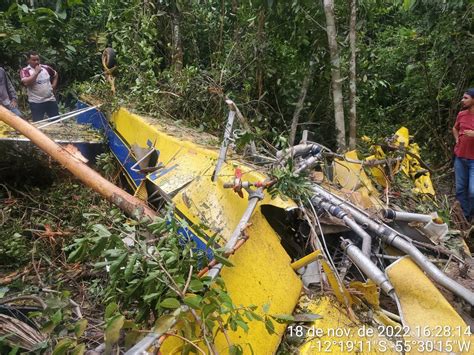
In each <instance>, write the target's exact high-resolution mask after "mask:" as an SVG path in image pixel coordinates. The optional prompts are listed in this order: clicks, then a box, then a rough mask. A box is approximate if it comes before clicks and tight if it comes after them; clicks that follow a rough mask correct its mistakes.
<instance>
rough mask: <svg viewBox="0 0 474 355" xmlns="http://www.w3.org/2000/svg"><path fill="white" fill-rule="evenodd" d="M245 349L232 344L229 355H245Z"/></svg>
mask: <svg viewBox="0 0 474 355" xmlns="http://www.w3.org/2000/svg"><path fill="white" fill-rule="evenodd" d="M243 353H244V349H242V347H241V346H240V345H236V344H232V345H231V346H230V348H229V355H243Z"/></svg>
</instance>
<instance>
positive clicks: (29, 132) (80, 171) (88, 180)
mask: <svg viewBox="0 0 474 355" xmlns="http://www.w3.org/2000/svg"><path fill="white" fill-rule="evenodd" d="M0 121H3V122H5V123H6V124H7V125H9V126H10V127H12V128H14V129H16V130H17V131H18V132H20V133H21V134H23V135H24V136H25V137H27V138H29V139H30V140H31V142H32V143H33V144H35V145H37V146H38V147H39V148H40V149H41V150H42V151H44V152H45V153H46V154H48V155H49V156H51V157H52V158H53V159H55V160H56V161H58V162H59V163H60V164H61V165H62V166H63V167H64V168H66V169H67V170H69V171H70V172H71V173H73V174H74V176H76V177H77V178H78V179H79V180H81V181H82V182H83V183H84V184H85V185H87V186H89V187H90V188H92V189H93V190H95V191H96V192H98V193H100V194H101V195H102V196H104V197H105V198H106V199H107V200H109V201H110V202H112V203H113V204H115V205H116V206H117V207H119V208H120V209H121V210H122V211H124V212H125V213H126V214H127V215H128V216H130V217H133V218H135V219H137V220H140V219H142V218H144V217H146V218H148V219H150V220H151V219H153V217H155V216H156V212H155V211H153V210H152V209H151V208H149V207H148V206H147V205H146V203H145V202H143V201H142V200H139V199H138V198H136V197H134V196H132V195H130V194H129V193H127V192H125V191H123V190H122V189H121V188H119V187H117V186H115V185H114V184H112V183H111V182H110V181H108V180H107V179H105V178H103V177H102V176H101V175H100V174H99V173H98V172H96V171H95V170H93V169H91V168H89V167H88V166H87V165H86V164H84V163H83V162H81V161H80V160H78V159H77V158H75V157H74V156H72V155H71V153H69V152H68V151H67V150H66V149H65V148H63V147H61V146H60V145H58V144H57V143H56V142H54V141H52V140H51V139H50V138H49V137H48V136H47V135H45V134H44V133H43V132H41V131H40V130H39V129H37V128H36V127H34V126H33V125H31V124H30V123H28V122H27V121H25V120H23V119H21V118H20V117H18V116H16V115H14V114H13V113H11V112H10V111H8V110H7V109H6V108H4V107H2V106H0Z"/></svg>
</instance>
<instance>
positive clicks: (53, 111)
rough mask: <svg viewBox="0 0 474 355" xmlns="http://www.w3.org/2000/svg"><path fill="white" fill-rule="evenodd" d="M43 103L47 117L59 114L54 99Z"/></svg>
mask: <svg viewBox="0 0 474 355" xmlns="http://www.w3.org/2000/svg"><path fill="white" fill-rule="evenodd" d="M44 105H45V106H46V114H47V115H48V117H55V116H59V108H58V103H57V102H56V101H48V102H45V103H44Z"/></svg>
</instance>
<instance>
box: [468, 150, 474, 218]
mask: <svg viewBox="0 0 474 355" xmlns="http://www.w3.org/2000/svg"><path fill="white" fill-rule="evenodd" d="M468 164H469V185H468V201H469V219H468V221H469V222H470V221H471V219H472V218H473V217H474V159H468Z"/></svg>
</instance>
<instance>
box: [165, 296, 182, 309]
mask: <svg viewBox="0 0 474 355" xmlns="http://www.w3.org/2000/svg"><path fill="white" fill-rule="evenodd" d="M180 305H181V303H179V301H178V300H177V299H176V298H166V299H164V300H163V301H162V302H161V303H160V306H161V307H163V308H168V309H176V308H178V307H179V306H180Z"/></svg>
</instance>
